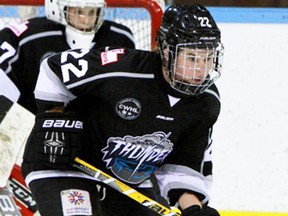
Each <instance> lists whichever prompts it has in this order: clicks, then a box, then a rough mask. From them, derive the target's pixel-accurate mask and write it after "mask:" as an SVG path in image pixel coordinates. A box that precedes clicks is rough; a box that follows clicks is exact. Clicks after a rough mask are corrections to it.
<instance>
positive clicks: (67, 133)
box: [24, 112, 85, 170]
mask: <svg viewBox="0 0 288 216" xmlns="http://www.w3.org/2000/svg"><path fill="white" fill-rule="evenodd" d="M84 137H85V136H84V135H83V122H82V121H80V120H79V118H77V117H76V115H75V114H74V113H71V112H69V113H41V114H38V115H37V116H36V121H35V125H34V128H33V131H32V133H31V134H30V137H29V139H28V141H27V145H30V146H33V147H31V149H33V150H32V151H31V150H30V152H26V151H25V154H24V159H25V160H26V161H30V162H33V163H35V162H36V163H37V164H38V166H39V167H40V168H39V169H43V168H47V167H48V168H50V169H59V170H67V169H70V168H71V167H72V164H73V162H74V159H75V157H76V156H77V154H78V152H79V150H80V148H81V145H82V143H83V140H84V139H85V138H84Z"/></svg>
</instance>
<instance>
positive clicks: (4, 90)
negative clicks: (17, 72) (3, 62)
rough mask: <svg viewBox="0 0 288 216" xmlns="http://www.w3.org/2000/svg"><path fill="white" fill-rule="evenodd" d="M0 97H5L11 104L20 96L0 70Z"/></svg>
mask: <svg viewBox="0 0 288 216" xmlns="http://www.w3.org/2000/svg"><path fill="white" fill-rule="evenodd" d="M0 95H4V96H6V97H7V98H9V99H10V100H11V101H13V102H16V101H17V100H18V99H19V96H20V91H19V90H18V88H17V87H16V86H15V85H14V83H13V82H12V81H11V80H10V79H9V78H8V76H7V75H6V74H5V73H4V71H3V70H1V69H0Z"/></svg>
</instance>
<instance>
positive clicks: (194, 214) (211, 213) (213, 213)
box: [182, 205, 220, 216]
mask: <svg viewBox="0 0 288 216" xmlns="http://www.w3.org/2000/svg"><path fill="white" fill-rule="evenodd" d="M182 215H183V216H220V214H219V213H218V211H217V210H216V209H214V208H211V207H209V206H203V207H202V208H201V207H200V206H198V205H193V206H190V207H188V208H186V209H184V210H183V211H182Z"/></svg>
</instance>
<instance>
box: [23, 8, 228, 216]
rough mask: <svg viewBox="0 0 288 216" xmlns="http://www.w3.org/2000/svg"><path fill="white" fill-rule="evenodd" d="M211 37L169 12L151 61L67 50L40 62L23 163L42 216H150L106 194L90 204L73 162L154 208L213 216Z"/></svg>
mask: <svg viewBox="0 0 288 216" xmlns="http://www.w3.org/2000/svg"><path fill="white" fill-rule="evenodd" d="M220 35H221V34H220V30H219V29H218V27H217V25H216V23H215V21H214V19H213V17H212V16H211V14H210V13H209V11H208V10H207V9H206V8H205V7H202V6H200V5H192V6H183V5H174V6H171V7H170V8H168V9H167V10H166V12H165V13H164V16H163V19H162V23H161V27H160V29H159V31H158V35H157V41H158V45H159V50H160V53H153V52H148V51H140V50H134V49H125V48H121V49H111V50H102V51H101V50H99V51H97V50H88V49H76V50H70V51H66V52H63V53H59V54H56V55H53V56H51V57H49V58H48V59H45V60H44V61H43V62H42V64H41V69H40V75H39V78H38V81H37V84H36V89H35V97H36V99H37V101H38V103H39V113H38V114H37V116H36V122H35V125H34V129H33V131H32V133H31V135H30V137H29V139H28V142H27V146H26V149H25V153H24V160H23V175H24V177H25V181H26V183H27V185H29V187H30V189H31V191H32V193H33V195H34V198H35V200H36V203H37V206H38V208H39V211H40V214H41V215H42V216H46V215H56V216H60V215H97V216H102V215H105V216H106V215H107V216H111V215H117V216H136V215H141V216H152V215H153V216H155V215H156V213H155V212H152V211H151V210H150V209H147V208H145V207H143V206H142V205H140V204H138V203H136V202H135V201H133V200H130V199H129V198H127V197H126V196H124V195H123V194H121V193H119V192H118V191H114V190H112V189H109V188H107V193H106V197H105V198H104V200H103V201H102V202H99V197H98V192H97V189H96V188H95V182H93V180H92V179H91V177H90V176H86V175H85V174H83V173H81V172H80V171H79V170H77V169H76V168H73V167H72V164H73V161H74V158H75V157H76V156H77V157H79V158H81V159H83V160H85V161H86V162H88V163H90V164H93V165H94V166H96V167H98V168H100V169H101V170H103V171H105V172H107V173H108V174H110V175H112V176H113V177H114V178H117V179H119V180H121V181H123V182H124V183H126V184H128V185H130V186H131V187H133V188H136V189H137V190H138V191H140V192H142V193H143V194H145V195H147V196H149V197H150V198H152V199H155V200H157V201H159V200H160V199H159V194H157V193H155V191H157V188H158V187H159V190H160V192H161V195H162V196H163V197H165V198H166V199H167V201H169V205H176V206H178V207H179V208H180V209H181V210H182V215H183V216H219V213H218V212H217V210H215V209H214V208H211V207H209V206H208V202H209V199H210V196H209V192H210V186H211V178H212V161H211V148H212V147H211V146H212V139H211V135H212V127H213V125H214V123H215V122H216V120H217V118H218V115H219V112H220V100H219V93H218V90H217V88H216V86H215V84H214V82H215V80H216V79H217V78H218V77H219V76H220V74H221V68H222V57H223V51H224V48H223V45H222V43H221V41H220ZM163 204H165V203H163ZM50 206H53V208H51V207H50Z"/></svg>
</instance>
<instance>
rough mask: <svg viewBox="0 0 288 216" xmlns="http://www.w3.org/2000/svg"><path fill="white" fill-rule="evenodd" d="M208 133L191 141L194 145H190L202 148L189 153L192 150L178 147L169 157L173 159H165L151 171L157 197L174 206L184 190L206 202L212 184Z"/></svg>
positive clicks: (210, 145)
mask: <svg viewBox="0 0 288 216" xmlns="http://www.w3.org/2000/svg"><path fill="white" fill-rule="evenodd" d="M211 132H212V129H209V132H208V133H205V134H203V135H202V136H201V137H199V139H192V140H191V143H195V145H194V146H196V145H197V146H203V147H202V148H204V149H197V150H194V153H191V152H193V151H191V150H188V149H186V150H185V148H182V149H183V151H182V150H180V151H178V152H177V153H176V154H175V155H174V156H173V157H174V158H175V159H174V160H173V159H172V160H169V161H168V163H166V164H164V165H163V166H161V167H160V168H159V169H158V170H157V171H156V172H155V176H156V178H157V180H158V184H159V187H160V191H161V194H162V196H163V197H166V198H168V197H169V200H170V202H171V203H170V204H171V205H175V203H177V202H178V198H179V196H180V195H181V194H182V193H183V192H185V191H186V192H192V193H194V194H195V195H196V196H197V197H198V198H199V199H200V201H201V202H202V203H203V204H205V203H208V202H209V200H210V193H211V185H212V139H211ZM186 144H187V143H186ZM183 146H185V147H186V146H187V145H183ZM185 152H186V153H185ZM188 153H189V155H188ZM196 155H198V157H197V156H196Z"/></svg>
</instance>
